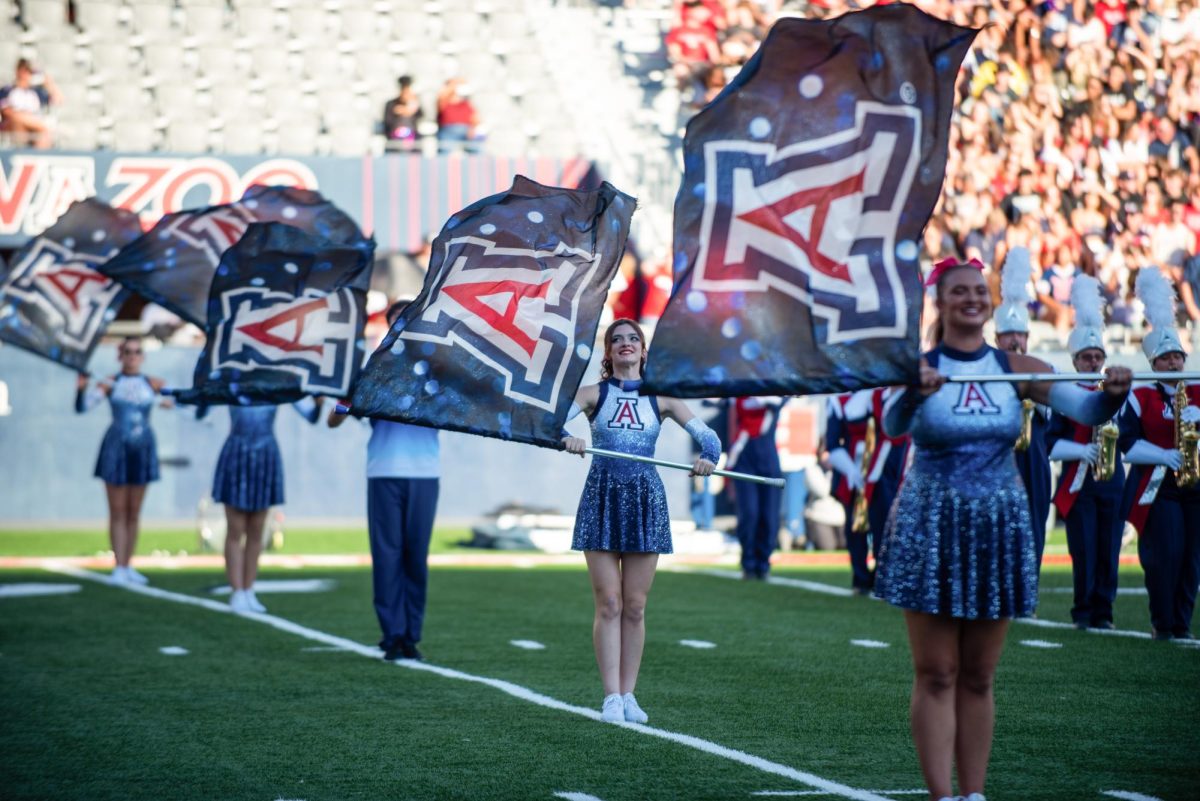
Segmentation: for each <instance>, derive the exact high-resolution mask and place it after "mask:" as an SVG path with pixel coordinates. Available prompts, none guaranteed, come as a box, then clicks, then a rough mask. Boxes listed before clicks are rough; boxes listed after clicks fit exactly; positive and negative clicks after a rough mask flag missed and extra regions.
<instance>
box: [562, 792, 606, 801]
mask: <svg viewBox="0 0 1200 801" xmlns="http://www.w3.org/2000/svg"><path fill="white" fill-rule="evenodd" d="M554 797H555V798H561V799H563V801H603V799H600V798H597V797H596V796H594V795H588V794H587V793H555V794H554Z"/></svg>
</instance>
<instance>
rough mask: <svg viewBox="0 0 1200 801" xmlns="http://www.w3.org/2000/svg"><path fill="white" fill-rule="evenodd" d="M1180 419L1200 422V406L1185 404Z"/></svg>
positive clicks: (1186, 421) (1187, 421)
mask: <svg viewBox="0 0 1200 801" xmlns="http://www.w3.org/2000/svg"><path fill="white" fill-rule="evenodd" d="M1179 419H1180V420H1182V421H1183V422H1185V423H1200V406H1185V407H1183V414H1181V415H1179Z"/></svg>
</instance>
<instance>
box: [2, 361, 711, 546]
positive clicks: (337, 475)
mask: <svg viewBox="0 0 1200 801" xmlns="http://www.w3.org/2000/svg"><path fill="white" fill-rule="evenodd" d="M198 356H199V349H198V348H183V347H171V346H168V347H164V348H162V349H158V350H151V351H149V352H148V355H147V357H146V366H145V369H146V372H147V374H149V375H154V376H158V377H161V378H163V379H165V380H166V381H167V382H168V384H169V385H173V386H190V385H191V376H192V372H193V370H194V369H195V364H196V359H197V357H198ZM117 369H118V367H117V362H116V352H115V348H113V347H112V346H111V345H109V346H103V347H102V348H101V349H99V350H97V352H96V354H95V356H94V357H93V360H92V372H93V374H94V375H96V376H106V375H111V374H113V373H114V372H116V370H117ZM597 372H598V366H597V365H593V366H592V369H591V371H590V372H589V377H588V379H587V380H589V381H590V380H595V375H596V373H597ZM0 381H3V382H4V383H5V384H7V386H8V391H9V394H10V397H9V404H10V406H11V412H10V413H9V414H7V415H5V416H0V526H6V527H14V526H20V525H22V524H29V523H34V524H37V525H48V526H52V525H54V524H55V523H56V522H57V523H63V524H66V523H69V524H75V523H78V522H80V521H88V522H90V523H92V524H95V525H103V524H104V523H103V521H105V520H106V519H107V514H108V513H107V507H106V506H105V501H104V488H103V485H102V484H101V483H100V481H99V479H96V478H93V475H92V474H93V470H94V468H95V465H96V454H97V452H98V451H99V448H100V440H101V438H102V437H103V435H104V430H105V429H106V428H107V427H108V424H109V421H110V414H109V411H108V409H107V408H106V407H97V408H95V409H93V410H91V411H90V412H88V413H87V414H82V415H79V414H76V413H75V412H74V398H75V374H74V373H72V372H70V371H69V370H64V369H62V368H61V367H59V366H57V365H55V364H53V363H51V362H49V361H46V360H43V359H39V358H37V357H35V356H33V355H30V354H28V353H26V352H24V351H21V350H18V349H17V348H13V347H6V346H0ZM326 408H329V407H328V406H326ZM151 421H152V424H153V427H154V430H155V433H156V436H157V438H158V449H159V456H160V458H161V459H162V461H163V464H162V469H161V474H162V478H161V480H160V481H158V482H157V483H155V484H153V485H151V487H150V490H149V492H148V493H147V495H146V504H145V507H144V509H143V518H144V519H145V520H147V521H171V522H175V523H186V522H188V521H193V520H195V519H196V514H197V506H198V504H199V503H200V500H201V499H202V498H204V497H205V496H206V495H207V494H208V493H210V492H211V488H212V477H213V470H214V468H215V467H216V462H217V455H218V454H219V453H220V450H221V445H222V444H223V442H224V440H225V435H226V433H227V432H228V430H229V415H228V414H227V413H226V411H225V410H224V409H213V410H212V411H211V412H210V413H209V415H208V416H207V418H205V419H204V420H200V421H198V420H196V419H195V415H194V413H193V410H192V409H191V408H190V407H180V408H176V409H155V410H154V412H153V413H152V416H151ZM569 427H570V428H571V430H572V431H576V432H578V431H582V430H584V427H583V425H582V421H581V420H576V421H573V422H572V423H571V425H570V426H569ZM275 430H276V434H277V435H278V438H279V444H280V448H281V450H282V452H283V460H284V475H285V480H286V497H287V503H286V505H285V506H284V512H285V514H286V515H287V519H288V520H289V521H291V522H297V521H299V522H301V523H303V522H304V521H305V520H306V519H307V520H309V521H312V522H315V521H317V520H321V521H328V520H331V519H346V520H355V521H359V520H364V519H365V507H366V478H365V476H364V472H365V469H366V443H367V437H368V436H369V428H368V426H367V425H366V424H365V423H359V422H357V421H348V422H347V423H346V424H344V425H343V426H342V427H341V428H339V429H337V430H330V429H328V428H327V427H326V426H325V424H324V421H322V422H321V423H320V424H319V425H315V426H314V425H309V424H308V423H306V422H304V420H302V419H301V417H300V416H299V415H298V414H293V413H292V412H291V411H290V410H288V409H280V411H279V415H278V417H277V419H276V429H275ZM441 442H442V476H443V478H442V483H441V496H440V499H439V502H438V515H439V519H441V520H443V521H447V520H453V521H461V520H466V519H469V518H477V517H481V516H484V515H487V514H488V513H489V512H491V511H492V510H494V509H495V508H497V507H498V506H500V505H502V504H505V503H511V502H517V503H522V504H527V505H532V506H538V507H549V508H551V509H554V510H556V511H559V512H562V513H566V514H573V513H574V511H575V507H576V504H577V503H578V501H579V493H580V490H581V489H582V487H583V481H584V477H585V475H586V472H587V462H585V461H584V460H581V459H578V458H575V457H571V456H569V455H567V454H565V453H558V452H554V451H550V450H545V449H542V448H536V447H533V446H529V445H519V444H514V443H509V442H501V441H499V440H492V439H485V438H483V437H475V436H469V435H466V434H457V433H454V432H442V435H441ZM690 452H691V451H690V439H689V438H688V436H687V435H686V434H684V433H683V432H681V431H680V430H679V429H678V427H676V426H671V425H668V426H666V427H665V428H664V431H663V438H662V440H661V441H660V443H659V449H658V453H659V456H660V457H662V458H666V459H673V460H676V461H688V462H690V461H691V459H692V457H691V456H690V455H689V454H690ZM661 472H662V473H663V480H664V482H665V483H666V486H667V494H668V499H669V502H670V505H671V509H672V512H673V515H672V516H673V517H676V518H681V519H687V518H688V517H689V512H688V481H689V479H688V478H687V475H686V474H685V473H683V472H682V471H675V470H663V471H661ZM217 514H219V511H218V512H217Z"/></svg>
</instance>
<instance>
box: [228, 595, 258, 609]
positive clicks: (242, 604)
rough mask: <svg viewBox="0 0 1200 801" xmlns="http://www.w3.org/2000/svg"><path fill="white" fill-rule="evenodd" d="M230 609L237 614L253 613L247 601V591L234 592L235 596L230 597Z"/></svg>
mask: <svg viewBox="0 0 1200 801" xmlns="http://www.w3.org/2000/svg"><path fill="white" fill-rule="evenodd" d="M229 608H230V609H232V610H233V611H235V612H238V613H241V612H251V611H253V610H252V609H251V608H250V602H249V601H248V600H246V591H245V590H234V591H233V595H230V596H229Z"/></svg>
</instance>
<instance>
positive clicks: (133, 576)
mask: <svg viewBox="0 0 1200 801" xmlns="http://www.w3.org/2000/svg"><path fill="white" fill-rule="evenodd" d="M125 575H127V576H129V580H130V581H131V582H132V583H134V584H141V585H142V586H143V587H144V586H145V585H147V584H149V583H150V579H148V578H146V577H145V576H143V575H142V574H141V573H139V572H137V571H136V570H134V569H133V567H132V566H130V567H127V568H125Z"/></svg>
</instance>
